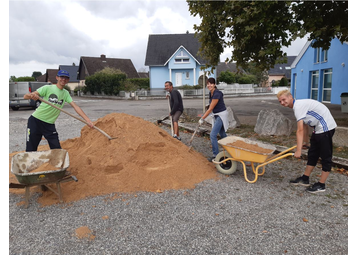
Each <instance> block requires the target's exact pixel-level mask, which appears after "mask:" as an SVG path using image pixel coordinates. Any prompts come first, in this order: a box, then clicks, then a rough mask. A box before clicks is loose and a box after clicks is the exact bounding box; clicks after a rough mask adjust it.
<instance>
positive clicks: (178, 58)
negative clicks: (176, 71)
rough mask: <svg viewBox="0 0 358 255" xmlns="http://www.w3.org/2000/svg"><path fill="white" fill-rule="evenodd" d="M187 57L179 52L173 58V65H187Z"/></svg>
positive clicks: (182, 52)
mask: <svg viewBox="0 0 358 255" xmlns="http://www.w3.org/2000/svg"><path fill="white" fill-rule="evenodd" d="M189 62H190V60H189V56H188V55H187V54H186V53H185V52H184V51H183V50H181V51H180V52H179V54H178V55H177V56H176V57H175V63H176V64H179V63H189Z"/></svg>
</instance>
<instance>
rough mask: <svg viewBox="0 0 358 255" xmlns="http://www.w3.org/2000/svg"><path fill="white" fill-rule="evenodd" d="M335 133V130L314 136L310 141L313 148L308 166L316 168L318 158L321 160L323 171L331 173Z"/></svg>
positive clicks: (310, 149) (309, 153)
mask: <svg viewBox="0 0 358 255" xmlns="http://www.w3.org/2000/svg"><path fill="white" fill-rule="evenodd" d="M334 132H335V129H332V130H330V131H327V132H324V133H321V134H315V133H313V134H312V136H311V139H310V143H311V146H310V148H309V150H308V156H307V165H309V166H316V164H317V161H318V158H321V164H322V171H325V172H330V171H331V167H332V154H333V143H332V137H333V135H334Z"/></svg>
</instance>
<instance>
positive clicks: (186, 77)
mask: <svg viewBox="0 0 358 255" xmlns="http://www.w3.org/2000/svg"><path fill="white" fill-rule="evenodd" d="M185 79H186V80H189V79H190V72H186V73H185Z"/></svg>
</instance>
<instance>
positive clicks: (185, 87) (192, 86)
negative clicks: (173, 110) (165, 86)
mask: <svg viewBox="0 0 358 255" xmlns="http://www.w3.org/2000/svg"><path fill="white" fill-rule="evenodd" d="M175 88H176V89H184V90H185V89H202V88H203V85H187V84H186V85H182V86H178V87H175Z"/></svg>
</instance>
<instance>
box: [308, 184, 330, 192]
mask: <svg viewBox="0 0 358 255" xmlns="http://www.w3.org/2000/svg"><path fill="white" fill-rule="evenodd" d="M306 190H307V191H308V192H309V193H318V192H324V191H326V185H325V184H322V183H319V182H316V183H315V184H313V185H312V186H311V187H309V188H308V189H306Z"/></svg>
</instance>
